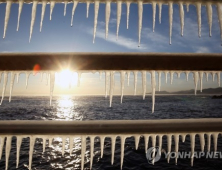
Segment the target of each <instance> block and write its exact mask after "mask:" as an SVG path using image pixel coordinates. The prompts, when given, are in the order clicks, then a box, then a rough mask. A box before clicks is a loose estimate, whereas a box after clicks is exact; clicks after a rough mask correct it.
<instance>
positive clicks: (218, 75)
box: [217, 71, 220, 87]
mask: <svg viewBox="0 0 222 170" xmlns="http://www.w3.org/2000/svg"><path fill="white" fill-rule="evenodd" d="M217 82H218V86H219V87H220V72H219V71H218V72H217Z"/></svg>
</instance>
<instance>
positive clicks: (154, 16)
mask: <svg viewBox="0 0 222 170" xmlns="http://www.w3.org/2000/svg"><path fill="white" fill-rule="evenodd" d="M152 8H153V32H154V30H155V22H156V2H155V1H153V2H152Z"/></svg>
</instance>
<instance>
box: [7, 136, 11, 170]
mask: <svg viewBox="0 0 222 170" xmlns="http://www.w3.org/2000/svg"><path fill="white" fill-rule="evenodd" d="M11 143H12V137H11V136H7V140H6V147H5V169H6V170H7V169H8V160H9V155H10V151H11Z"/></svg>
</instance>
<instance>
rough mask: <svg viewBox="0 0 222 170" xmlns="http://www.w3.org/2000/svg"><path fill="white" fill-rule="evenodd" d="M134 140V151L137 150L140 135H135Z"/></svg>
mask: <svg viewBox="0 0 222 170" xmlns="http://www.w3.org/2000/svg"><path fill="white" fill-rule="evenodd" d="M134 139H135V149H136V150H137V149H138V146H139V141H140V135H135V136H134Z"/></svg>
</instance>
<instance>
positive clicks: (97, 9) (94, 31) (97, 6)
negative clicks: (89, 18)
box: [93, 0, 99, 43]
mask: <svg viewBox="0 0 222 170" xmlns="http://www.w3.org/2000/svg"><path fill="white" fill-rule="evenodd" d="M94 11H95V14H94V30H93V43H95V38H96V27H97V19H98V13H99V1H98V0H96V1H95V3H94Z"/></svg>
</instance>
